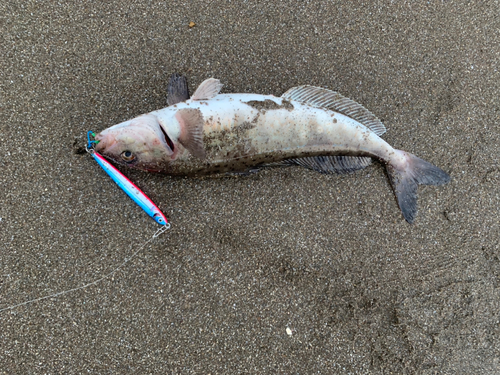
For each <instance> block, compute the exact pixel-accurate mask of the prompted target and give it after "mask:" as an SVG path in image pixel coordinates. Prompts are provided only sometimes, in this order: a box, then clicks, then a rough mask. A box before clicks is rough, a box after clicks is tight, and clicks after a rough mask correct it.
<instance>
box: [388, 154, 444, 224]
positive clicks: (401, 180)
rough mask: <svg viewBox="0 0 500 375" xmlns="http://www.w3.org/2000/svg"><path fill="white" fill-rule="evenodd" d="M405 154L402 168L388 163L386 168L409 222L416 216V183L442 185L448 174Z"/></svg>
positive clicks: (400, 205) (400, 206)
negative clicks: (405, 161) (405, 160)
mask: <svg viewBox="0 0 500 375" xmlns="http://www.w3.org/2000/svg"><path fill="white" fill-rule="evenodd" d="M405 156H406V159H407V163H406V167H405V168H404V169H402V168H400V167H397V166H394V165H392V164H390V163H389V164H387V166H386V168H387V174H388V175H389V179H390V181H391V185H392V188H393V189H394V193H395V194H396V198H397V200H398V204H399V208H400V209H401V211H402V212H403V216H404V218H405V219H406V221H407V222H409V223H410V224H411V223H413V221H414V220H415V217H416V216H417V187H418V185H444V184H446V183H448V182H449V181H450V176H449V175H448V174H447V173H446V172H445V171H443V170H442V169H440V168H438V167H436V166H434V165H432V164H431V163H428V162H426V161H425V160H422V159H420V158H417V157H416V156H415V155H412V154H410V153H407V152H405Z"/></svg>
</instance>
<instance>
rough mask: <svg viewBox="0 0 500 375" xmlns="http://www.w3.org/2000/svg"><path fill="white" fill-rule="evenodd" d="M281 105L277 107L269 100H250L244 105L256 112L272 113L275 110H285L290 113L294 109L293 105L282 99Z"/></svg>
mask: <svg viewBox="0 0 500 375" xmlns="http://www.w3.org/2000/svg"><path fill="white" fill-rule="evenodd" d="M281 103H282V104H281V105H279V104H277V103H276V102H274V101H272V100H271V99H266V100H264V101H261V100H250V101H248V102H245V104H248V105H249V106H250V107H252V108H255V109H256V110H258V111H272V110H276V109H286V110H288V111H291V110H293V108H294V107H293V104H292V103H290V102H289V101H288V100H285V99H283V100H282V102H281Z"/></svg>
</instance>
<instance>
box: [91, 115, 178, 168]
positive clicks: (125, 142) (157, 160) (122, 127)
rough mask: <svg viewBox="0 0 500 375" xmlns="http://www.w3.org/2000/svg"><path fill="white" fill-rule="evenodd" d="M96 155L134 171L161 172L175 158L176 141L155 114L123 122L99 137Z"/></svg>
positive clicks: (97, 137) (103, 132) (98, 135)
mask: <svg viewBox="0 0 500 375" xmlns="http://www.w3.org/2000/svg"><path fill="white" fill-rule="evenodd" d="M95 139H96V140H97V141H99V142H98V143H97V145H96V147H95V151H96V152H99V153H100V154H102V155H103V156H105V157H107V158H108V159H111V160H113V161H114V162H116V163H118V164H122V165H126V166H128V167H131V168H137V169H142V170H148V171H160V170H162V169H164V168H165V165H168V164H169V163H170V161H172V160H173V159H174V158H175V153H176V152H175V151H176V150H177V147H176V146H175V143H176V140H175V139H174V138H170V137H169V136H168V135H167V133H166V131H165V129H164V128H163V127H162V125H161V124H160V121H159V119H158V118H157V117H156V116H154V115H151V114H147V115H143V116H139V117H137V118H135V119H132V120H129V121H125V122H122V123H121V124H118V125H114V126H112V127H110V128H108V129H105V130H103V131H102V132H101V133H99V134H97V135H96V137H95Z"/></svg>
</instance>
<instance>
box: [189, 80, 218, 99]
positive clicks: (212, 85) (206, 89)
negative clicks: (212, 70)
mask: <svg viewBox="0 0 500 375" xmlns="http://www.w3.org/2000/svg"><path fill="white" fill-rule="evenodd" d="M222 86H224V85H223V84H222V83H220V81H219V80H218V79H215V78H209V79H206V80H204V81H203V82H202V83H201V84H200V85H199V86H198V88H197V89H196V91H195V92H194V94H193V96H192V97H191V99H193V100H203V99H212V98H213V97H214V96H215V95H217V94H218V93H219V91H220V89H221V88H222Z"/></svg>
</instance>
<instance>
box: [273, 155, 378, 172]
mask: <svg viewBox="0 0 500 375" xmlns="http://www.w3.org/2000/svg"><path fill="white" fill-rule="evenodd" d="M371 163H372V158H370V157H366V156H310V157H305V158H297V159H288V160H284V161H283V162H281V165H300V166H301V167H304V168H308V169H312V170H314V171H316V172H320V173H325V174H347V173H352V172H356V171H358V170H360V169H363V168H366V167H368V166H369V165H370V164H371ZM273 165H277V164H276V163H274V164H271V165H270V166H273Z"/></svg>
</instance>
